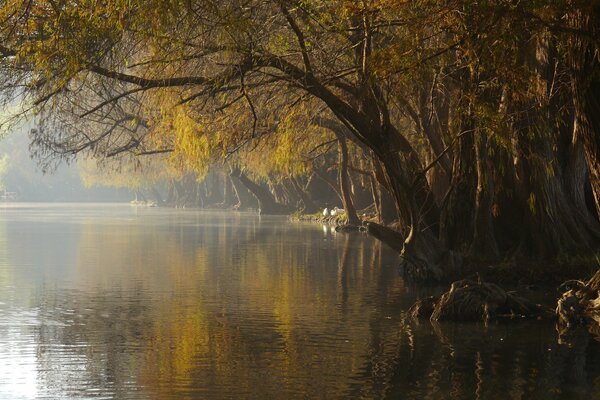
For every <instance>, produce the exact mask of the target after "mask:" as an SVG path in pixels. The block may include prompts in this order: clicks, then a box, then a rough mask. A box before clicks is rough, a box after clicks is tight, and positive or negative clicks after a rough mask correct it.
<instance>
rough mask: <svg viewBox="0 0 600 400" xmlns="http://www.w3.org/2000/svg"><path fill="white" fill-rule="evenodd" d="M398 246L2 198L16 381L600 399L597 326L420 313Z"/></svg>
mask: <svg viewBox="0 0 600 400" xmlns="http://www.w3.org/2000/svg"><path fill="white" fill-rule="evenodd" d="M397 264H398V260H397V258H396V256H395V255H394V254H393V252H391V251H390V250H388V249H387V248H386V247H385V246H382V245H380V243H378V242H377V241H374V240H373V239H371V238H369V237H367V236H363V235H362V234H354V235H341V234H335V232H331V231H330V230H328V229H325V228H322V227H320V226H316V225H310V224H292V223H288V222H287V221H286V219H285V218H276V217H270V218H269V217H262V218H260V217H258V216H255V215H251V214H238V213H226V212H206V211H191V210H163V209H156V208H135V207H130V206H129V205H126V206H122V205H119V206H117V205H43V204H40V205H18V206H13V207H3V208H0V398H1V399H15V400H17V399H97V398H103V399H228V398H230V399H234V398H235V399H244V398H255V399H319V398H326V399H331V398H333V399H336V398H352V399H356V398H365V399H384V398H389V399H396V398H397V399H451V398H456V399H459V398H460V399H463V398H465V399H503V400H504V399H550V398H565V399H570V398H575V399H576V398H581V399H600V350H599V349H598V347H599V346H598V345H599V343H597V342H595V341H594V340H593V339H590V338H589V337H588V336H587V335H584V334H581V335H579V336H577V335H576V336H575V337H573V338H572V340H571V341H570V342H569V344H559V343H558V340H557V336H556V333H555V330H554V327H553V325H551V324H548V323H542V322H529V323H519V324H503V325H495V324H493V325H489V326H487V327H486V326H484V325H481V324H440V325H432V324H430V323H429V322H426V323H423V322H421V323H419V324H416V323H413V322H410V321H408V320H406V319H405V318H404V315H403V313H404V311H405V310H406V309H407V308H408V307H409V306H410V304H411V303H412V301H414V299H415V298H416V297H418V296H419V295H422V294H423V289H421V290H420V289H418V288H416V287H414V286H411V285H408V284H406V283H405V282H404V281H403V280H402V278H401V277H400V276H399V274H398V271H397V269H396V265H397Z"/></svg>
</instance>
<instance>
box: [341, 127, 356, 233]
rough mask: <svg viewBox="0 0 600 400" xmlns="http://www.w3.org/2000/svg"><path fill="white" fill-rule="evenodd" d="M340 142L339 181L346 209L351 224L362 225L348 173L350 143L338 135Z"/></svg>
mask: <svg viewBox="0 0 600 400" xmlns="http://www.w3.org/2000/svg"><path fill="white" fill-rule="evenodd" d="M338 144H339V159H340V162H339V170H338V171H339V181H340V192H341V193H342V203H343V205H344V210H345V211H346V215H347V216H348V224H349V225H355V226H357V225H360V223H361V222H360V219H359V218H358V214H357V213H356V208H355V207H354V202H353V201H352V193H351V189H350V176H349V174H348V144H347V143H346V138H344V137H339V136H338Z"/></svg>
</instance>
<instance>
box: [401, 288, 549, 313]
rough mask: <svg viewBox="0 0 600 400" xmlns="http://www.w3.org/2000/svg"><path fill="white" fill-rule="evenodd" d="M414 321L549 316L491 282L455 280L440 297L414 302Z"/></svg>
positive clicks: (539, 306) (536, 306)
mask: <svg viewBox="0 0 600 400" xmlns="http://www.w3.org/2000/svg"><path fill="white" fill-rule="evenodd" d="M409 314H410V315H411V316H412V317H414V318H429V319H430V320H432V321H488V320H490V319H499V318H514V317H522V318H537V317H544V316H550V315H551V310H549V309H546V308H545V307H543V306H541V305H539V304H535V303H533V302H531V301H529V300H527V299H525V298H523V297H520V296H517V295H515V294H514V293H511V292H507V291H505V290H504V289H502V288H500V287H499V286H498V285H495V284H493V283H484V282H476V281H471V280H467V279H464V280H460V281H456V282H454V283H453V284H452V286H451V287H450V290H449V291H448V292H446V293H444V294H442V295H441V296H440V297H438V298H435V297H427V298H425V299H421V300H419V301H417V302H416V303H415V304H414V305H413V306H412V307H411V308H410V310H409Z"/></svg>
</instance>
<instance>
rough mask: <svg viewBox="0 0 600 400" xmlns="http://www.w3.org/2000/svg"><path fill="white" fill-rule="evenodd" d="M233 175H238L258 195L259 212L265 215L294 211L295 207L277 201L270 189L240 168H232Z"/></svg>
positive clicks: (284, 213)
mask: <svg viewBox="0 0 600 400" xmlns="http://www.w3.org/2000/svg"><path fill="white" fill-rule="evenodd" d="M231 174H232V176H235V177H237V178H238V179H239V180H240V182H241V183H242V184H243V185H244V186H245V187H246V188H247V189H248V190H249V191H250V192H251V193H252V194H253V195H254V197H256V200H258V206H259V212H260V213H261V214H264V215H287V214H290V213H291V212H292V211H293V208H292V207H290V206H287V205H285V204H280V203H278V202H277V201H275V197H274V196H273V195H272V194H271V192H270V191H269V190H267V189H266V188H264V187H262V186H260V185H259V184H257V183H255V182H253V181H252V180H251V179H250V178H248V177H247V176H246V175H245V174H244V173H243V172H241V171H240V170H239V169H235V170H232V172H231Z"/></svg>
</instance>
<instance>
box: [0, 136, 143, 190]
mask: <svg viewBox="0 0 600 400" xmlns="http://www.w3.org/2000/svg"><path fill="white" fill-rule="evenodd" d="M30 129H31V126H29V125H27V126H23V127H21V128H19V129H15V130H13V131H12V132H10V133H8V134H7V135H5V136H3V137H0V193H1V192H3V191H6V192H13V193H15V195H16V200H17V201H31V202H46V201H47V202H127V201H130V200H131V199H132V198H133V197H134V195H133V193H132V192H131V190H129V189H126V188H112V187H101V186H94V187H85V186H84V184H83V182H82V180H81V178H80V174H79V168H78V166H77V163H72V164H66V163H64V162H63V163H61V164H60V165H59V167H58V168H57V169H56V170H55V171H53V172H52V173H46V174H44V173H42V172H41V170H40V168H39V167H38V165H37V163H36V161H35V160H33V159H32V158H31V156H30V153H29V137H28V132H29V130H30Z"/></svg>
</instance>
